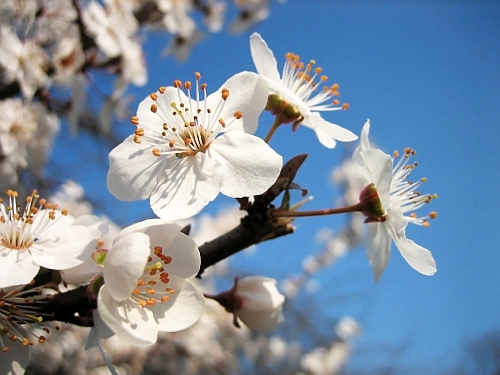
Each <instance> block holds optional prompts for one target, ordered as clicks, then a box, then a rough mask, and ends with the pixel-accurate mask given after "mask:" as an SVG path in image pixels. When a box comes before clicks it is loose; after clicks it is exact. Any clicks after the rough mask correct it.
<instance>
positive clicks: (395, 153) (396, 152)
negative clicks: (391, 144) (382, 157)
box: [392, 150, 399, 158]
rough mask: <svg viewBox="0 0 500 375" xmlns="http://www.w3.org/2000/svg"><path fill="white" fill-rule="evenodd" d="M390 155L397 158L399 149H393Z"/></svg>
mask: <svg viewBox="0 0 500 375" xmlns="http://www.w3.org/2000/svg"><path fill="white" fill-rule="evenodd" d="M392 155H393V156H394V157H395V158H399V151H398V150H395V151H394V152H393V153H392Z"/></svg>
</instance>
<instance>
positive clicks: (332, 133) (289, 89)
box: [250, 33, 358, 148]
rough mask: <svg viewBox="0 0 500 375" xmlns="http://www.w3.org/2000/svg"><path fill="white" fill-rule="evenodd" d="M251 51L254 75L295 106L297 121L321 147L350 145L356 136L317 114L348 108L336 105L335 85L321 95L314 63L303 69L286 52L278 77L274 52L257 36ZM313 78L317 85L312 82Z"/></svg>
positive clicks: (323, 78) (324, 89)
mask: <svg viewBox="0 0 500 375" xmlns="http://www.w3.org/2000/svg"><path fill="white" fill-rule="evenodd" d="M250 52H251V54H252V59H253V62H254V64H255V68H256V69H257V72H258V73H259V74H260V75H261V76H263V77H265V78H266V80H267V82H268V83H269V88H270V92H271V93H273V94H277V95H279V96H280V97H281V98H282V99H283V100H284V101H286V102H287V103H288V104H291V105H293V106H295V107H296V108H297V109H298V111H299V112H300V116H301V117H299V119H298V122H297V123H296V124H299V123H301V124H303V125H304V126H306V127H308V128H311V129H313V130H314V131H315V132H316V136H317V137H318V140H319V141H320V142H321V144H322V145H323V146H325V147H328V148H333V147H335V145H336V140H338V141H342V142H350V141H354V140H356V139H357V138H358V137H357V136H356V135H355V134H354V133H352V132H351V131H349V130H347V129H344V128H343V127H341V126H339V125H335V124H332V123H330V122H328V121H326V120H324V119H323V118H322V117H321V116H320V113H319V112H323V111H336V110H339V109H347V107H348V105H347V104H345V103H344V104H343V105H342V106H339V101H338V100H337V99H334V100H333V101H332V102H330V103H327V101H329V100H331V99H332V98H333V97H335V96H337V95H338V85H337V84H334V85H332V86H330V87H324V88H323V89H322V90H320V92H316V90H317V89H319V88H320V85H319V83H320V82H326V80H327V77H326V76H320V74H321V71H322V69H321V68H319V67H317V68H314V67H313V65H314V63H315V62H314V61H311V62H310V63H309V64H306V65H305V66H304V63H303V62H301V61H300V59H299V56H297V55H295V54H292V53H288V54H287V55H286V63H285V66H284V68H283V73H282V75H281V76H280V73H279V71H278V64H277V62H276V58H275V57H274V54H273V51H271V50H270V49H269V47H268V46H267V44H266V42H265V41H264V40H263V39H262V37H261V36H260V35H259V34H258V33H253V34H252V35H251V37H250ZM316 78H318V79H319V82H315V80H316Z"/></svg>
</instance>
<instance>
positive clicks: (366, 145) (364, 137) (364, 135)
mask: <svg viewBox="0 0 500 375" xmlns="http://www.w3.org/2000/svg"><path fill="white" fill-rule="evenodd" d="M368 134H370V120H366V122H365V124H364V125H363V129H361V137H360V139H359V143H360V147H361V151H368V150H371V148H372V146H371V145H370V140H369V139H368Z"/></svg>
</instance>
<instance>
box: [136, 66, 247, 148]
mask: <svg viewBox="0 0 500 375" xmlns="http://www.w3.org/2000/svg"><path fill="white" fill-rule="evenodd" d="M200 79H201V75H200V73H196V89H195V96H194V97H192V96H191V87H192V84H191V82H190V81H187V82H185V83H184V84H183V83H182V82H181V81H179V80H175V81H174V87H173V88H174V89H176V90H177V97H178V100H177V101H173V102H171V103H169V107H168V108H165V107H166V106H165V105H163V102H158V95H163V94H164V93H165V92H166V91H167V90H171V89H172V88H171V87H168V88H166V87H160V88H159V90H158V92H157V93H152V94H150V95H149V97H150V98H151V99H152V100H153V104H151V108H150V110H151V112H152V113H154V114H156V115H157V116H159V118H160V122H159V123H161V124H162V126H161V128H160V129H159V131H158V132H155V133H154V134H147V133H146V132H145V129H144V128H142V127H139V125H140V119H139V117H137V116H133V117H132V119H131V122H132V124H134V125H136V126H137V129H136V131H135V133H134V142H135V143H141V142H142V141H146V142H148V143H150V144H152V145H155V146H157V147H154V148H153V150H152V153H153V155H155V156H156V157H161V156H168V155H175V156H177V157H178V158H183V157H186V156H193V155H196V154H197V153H198V152H206V151H207V150H208V148H209V147H210V143H212V142H213V140H214V139H215V138H216V137H217V135H218V134H219V133H221V132H222V131H223V130H224V129H225V128H226V127H228V126H230V125H231V124H232V123H233V122H234V121H235V120H239V119H241V117H242V113H241V112H239V111H236V112H235V113H234V116H233V118H232V119H230V121H229V122H228V123H227V124H226V121H225V120H224V119H223V118H222V117H221V115H222V111H223V109H224V105H225V102H226V100H227V99H228V97H229V90H227V89H225V88H223V89H222V92H221V99H220V100H219V102H218V104H217V106H216V107H215V108H208V107H207V103H206V99H207V93H206V87H207V85H206V83H202V84H200V83H199V81H200ZM182 88H184V90H185V92H186V94H187V95H186V96H187V99H184V100H183V98H182V97H183V96H184V95H181V89H182ZM200 92H201V93H200ZM170 93H171V91H170ZM200 97H203V100H201V101H200ZM172 109H173V111H172Z"/></svg>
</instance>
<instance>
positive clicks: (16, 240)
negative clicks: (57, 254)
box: [0, 190, 68, 250]
mask: <svg viewBox="0 0 500 375" xmlns="http://www.w3.org/2000/svg"><path fill="white" fill-rule="evenodd" d="M7 196H8V197H9V204H8V206H5V205H4V203H3V201H2V200H1V199H0V243H1V245H2V246H4V247H6V248H9V249H12V250H24V249H28V248H29V247H30V246H31V245H33V243H34V242H36V241H38V240H40V235H41V234H42V232H43V231H44V230H45V229H46V228H47V227H48V226H49V225H51V224H52V223H53V222H54V221H55V220H56V219H57V218H58V217H60V216H65V215H67V214H68V211H67V210H62V211H56V210H57V208H58V207H57V204H54V205H53V204H51V203H48V202H47V201H46V200H45V199H43V198H42V199H39V195H38V194H37V191H36V190H33V192H32V193H31V195H30V196H29V197H27V198H26V205H25V207H24V210H21V206H20V205H19V204H18V203H17V197H18V193H17V191H14V190H8V191H7ZM37 203H38V207H37V206H36V205H37Z"/></svg>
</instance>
